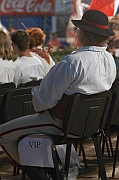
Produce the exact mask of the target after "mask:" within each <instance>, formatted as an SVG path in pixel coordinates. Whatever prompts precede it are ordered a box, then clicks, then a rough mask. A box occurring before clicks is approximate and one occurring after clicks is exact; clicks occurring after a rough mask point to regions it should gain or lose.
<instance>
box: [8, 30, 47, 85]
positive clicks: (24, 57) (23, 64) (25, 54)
mask: <svg viewBox="0 0 119 180" xmlns="http://www.w3.org/2000/svg"><path fill="white" fill-rule="evenodd" d="M11 40H12V46H13V50H14V51H15V53H17V54H18V58H17V59H16V60H15V61H14V64H15V65H16V71H17V72H18V70H19V69H20V70H21V73H18V74H17V76H16V77H15V80H14V81H15V84H16V86H18V85H19V84H21V83H25V82H29V81H32V80H39V79H43V78H44V76H45V71H44V66H43V64H42V62H41V61H40V60H39V59H38V58H37V57H34V56H32V55H31V54H30V52H29V42H30V39H29V35H28V33H27V32H26V31H25V30H20V29H19V30H16V31H15V32H13V33H12V34H11Z"/></svg>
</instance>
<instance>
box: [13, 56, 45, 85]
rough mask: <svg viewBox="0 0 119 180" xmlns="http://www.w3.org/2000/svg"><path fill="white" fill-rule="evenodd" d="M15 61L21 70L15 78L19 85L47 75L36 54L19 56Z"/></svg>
mask: <svg viewBox="0 0 119 180" xmlns="http://www.w3.org/2000/svg"><path fill="white" fill-rule="evenodd" d="M14 63H15V65H16V66H18V67H19V69H20V70H21V74H19V76H18V77H17V79H16V80H15V81H16V82H15V83H16V84H17V86H18V85H19V84H21V83H25V82H28V81H31V80H39V79H42V78H43V77H44V76H45V73H44V67H43V64H42V63H41V61H40V60H39V59H38V58H36V57H34V56H31V57H27V56H22V57H19V58H18V59H17V60H16V61H15V62H14ZM18 67H17V68H18Z"/></svg>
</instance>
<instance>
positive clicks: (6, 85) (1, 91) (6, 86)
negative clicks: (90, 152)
mask: <svg viewBox="0 0 119 180" xmlns="http://www.w3.org/2000/svg"><path fill="white" fill-rule="evenodd" d="M15 87H16V86H15V84H14V83H13V82H10V83H4V84H0V105H1V103H2V98H3V95H4V94H5V92H6V91H7V90H9V89H13V88H15Z"/></svg>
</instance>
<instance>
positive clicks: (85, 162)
mask: <svg viewBox="0 0 119 180" xmlns="http://www.w3.org/2000/svg"><path fill="white" fill-rule="evenodd" d="M80 149H81V151H82V155H83V161H84V165H85V168H87V167H88V166H87V160H86V155H85V151H84V146H83V143H80Z"/></svg>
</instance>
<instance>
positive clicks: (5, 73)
mask: <svg viewBox="0 0 119 180" xmlns="http://www.w3.org/2000/svg"><path fill="white" fill-rule="evenodd" d="M14 76H15V65H14V62H13V61H12V60H3V59H2V58H0V83H9V82H13V81H14Z"/></svg>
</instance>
